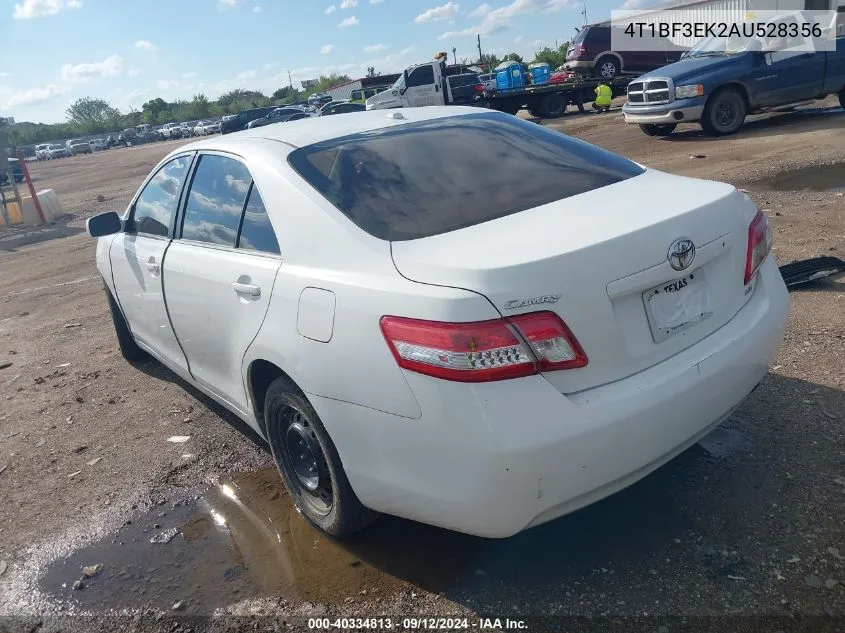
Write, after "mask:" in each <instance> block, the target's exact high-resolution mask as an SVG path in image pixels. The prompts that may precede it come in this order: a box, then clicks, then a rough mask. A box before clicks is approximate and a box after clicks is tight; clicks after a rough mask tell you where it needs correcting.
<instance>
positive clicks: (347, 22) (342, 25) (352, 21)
mask: <svg viewBox="0 0 845 633" xmlns="http://www.w3.org/2000/svg"><path fill="white" fill-rule="evenodd" d="M359 24H360V22H359V21H358V18H356V17H355V16H354V15H351V16H349V17H348V18H346V19H345V20H343V21H342V22H341V23H340V24H338V26H339V27H340V28H342V29H343V28H346V27H347V26H358V25H359Z"/></svg>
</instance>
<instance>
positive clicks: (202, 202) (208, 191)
mask: <svg viewBox="0 0 845 633" xmlns="http://www.w3.org/2000/svg"><path fill="white" fill-rule="evenodd" d="M251 182H252V177H251V176H250V174H249V170H248V169H247V168H246V165H244V164H243V163H241V162H240V161H237V160H235V159H233V158H227V157H225V156H216V155H214V154H206V155H204V156H202V157H201V158H200V163H199V165H198V166H197V169H196V172H195V173H194V177H193V180H192V181H191V189H190V191H189V192H188V201H187V203H186V204H185V219H184V220H183V223H182V239H186V240H195V241H198V242H208V243H209V244H219V245H220V246H231V247H232V248H234V246H235V241H236V240H237V236H238V225H239V224H240V221H241V212H242V211H243V208H244V203H245V202H246V196H247V193H248V192H249V186H250V184H251Z"/></svg>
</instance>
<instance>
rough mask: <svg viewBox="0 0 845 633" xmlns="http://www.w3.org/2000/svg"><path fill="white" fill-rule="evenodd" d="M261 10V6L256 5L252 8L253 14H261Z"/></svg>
mask: <svg viewBox="0 0 845 633" xmlns="http://www.w3.org/2000/svg"><path fill="white" fill-rule="evenodd" d="M263 10H264V9H262V8H261V5H256V6H254V7H252V12H253V13H261V12H262V11H263Z"/></svg>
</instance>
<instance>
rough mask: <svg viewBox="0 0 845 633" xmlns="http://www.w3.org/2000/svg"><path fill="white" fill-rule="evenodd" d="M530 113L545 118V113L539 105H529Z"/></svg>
mask: <svg viewBox="0 0 845 633" xmlns="http://www.w3.org/2000/svg"><path fill="white" fill-rule="evenodd" d="M528 114H530V115H531V116H533V117H536V118H538V119H541V118H543V113H542V112H541V111H540V108H538V107H537V106H528Z"/></svg>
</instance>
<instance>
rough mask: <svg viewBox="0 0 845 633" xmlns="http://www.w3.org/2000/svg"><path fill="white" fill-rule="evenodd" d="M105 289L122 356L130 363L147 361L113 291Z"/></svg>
mask: <svg viewBox="0 0 845 633" xmlns="http://www.w3.org/2000/svg"><path fill="white" fill-rule="evenodd" d="M104 289H105V291H106V298H107V299H108V302H109V311H110V312H111V320H112V323H114V333H115V334H116V335H117V346H118V347H119V348H120V353H121V355H122V356H123V358H125V359H126V360H128V361H129V362H130V363H135V362H138V361H142V360H146V359H147V358H149V356H148V355H147V353H146V352H145V351H144V350H142V349H141V348H140V347H138V344H137V343H136V342H135V338H134V337H133V336H132V332H130V331H129V326H128V325H127V324H126V319H124V318H123V313H122V312H121V311H120V307H118V305H117V301H115V300H114V297H113V296H112V294H111V290H109V288H108V286H104Z"/></svg>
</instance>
